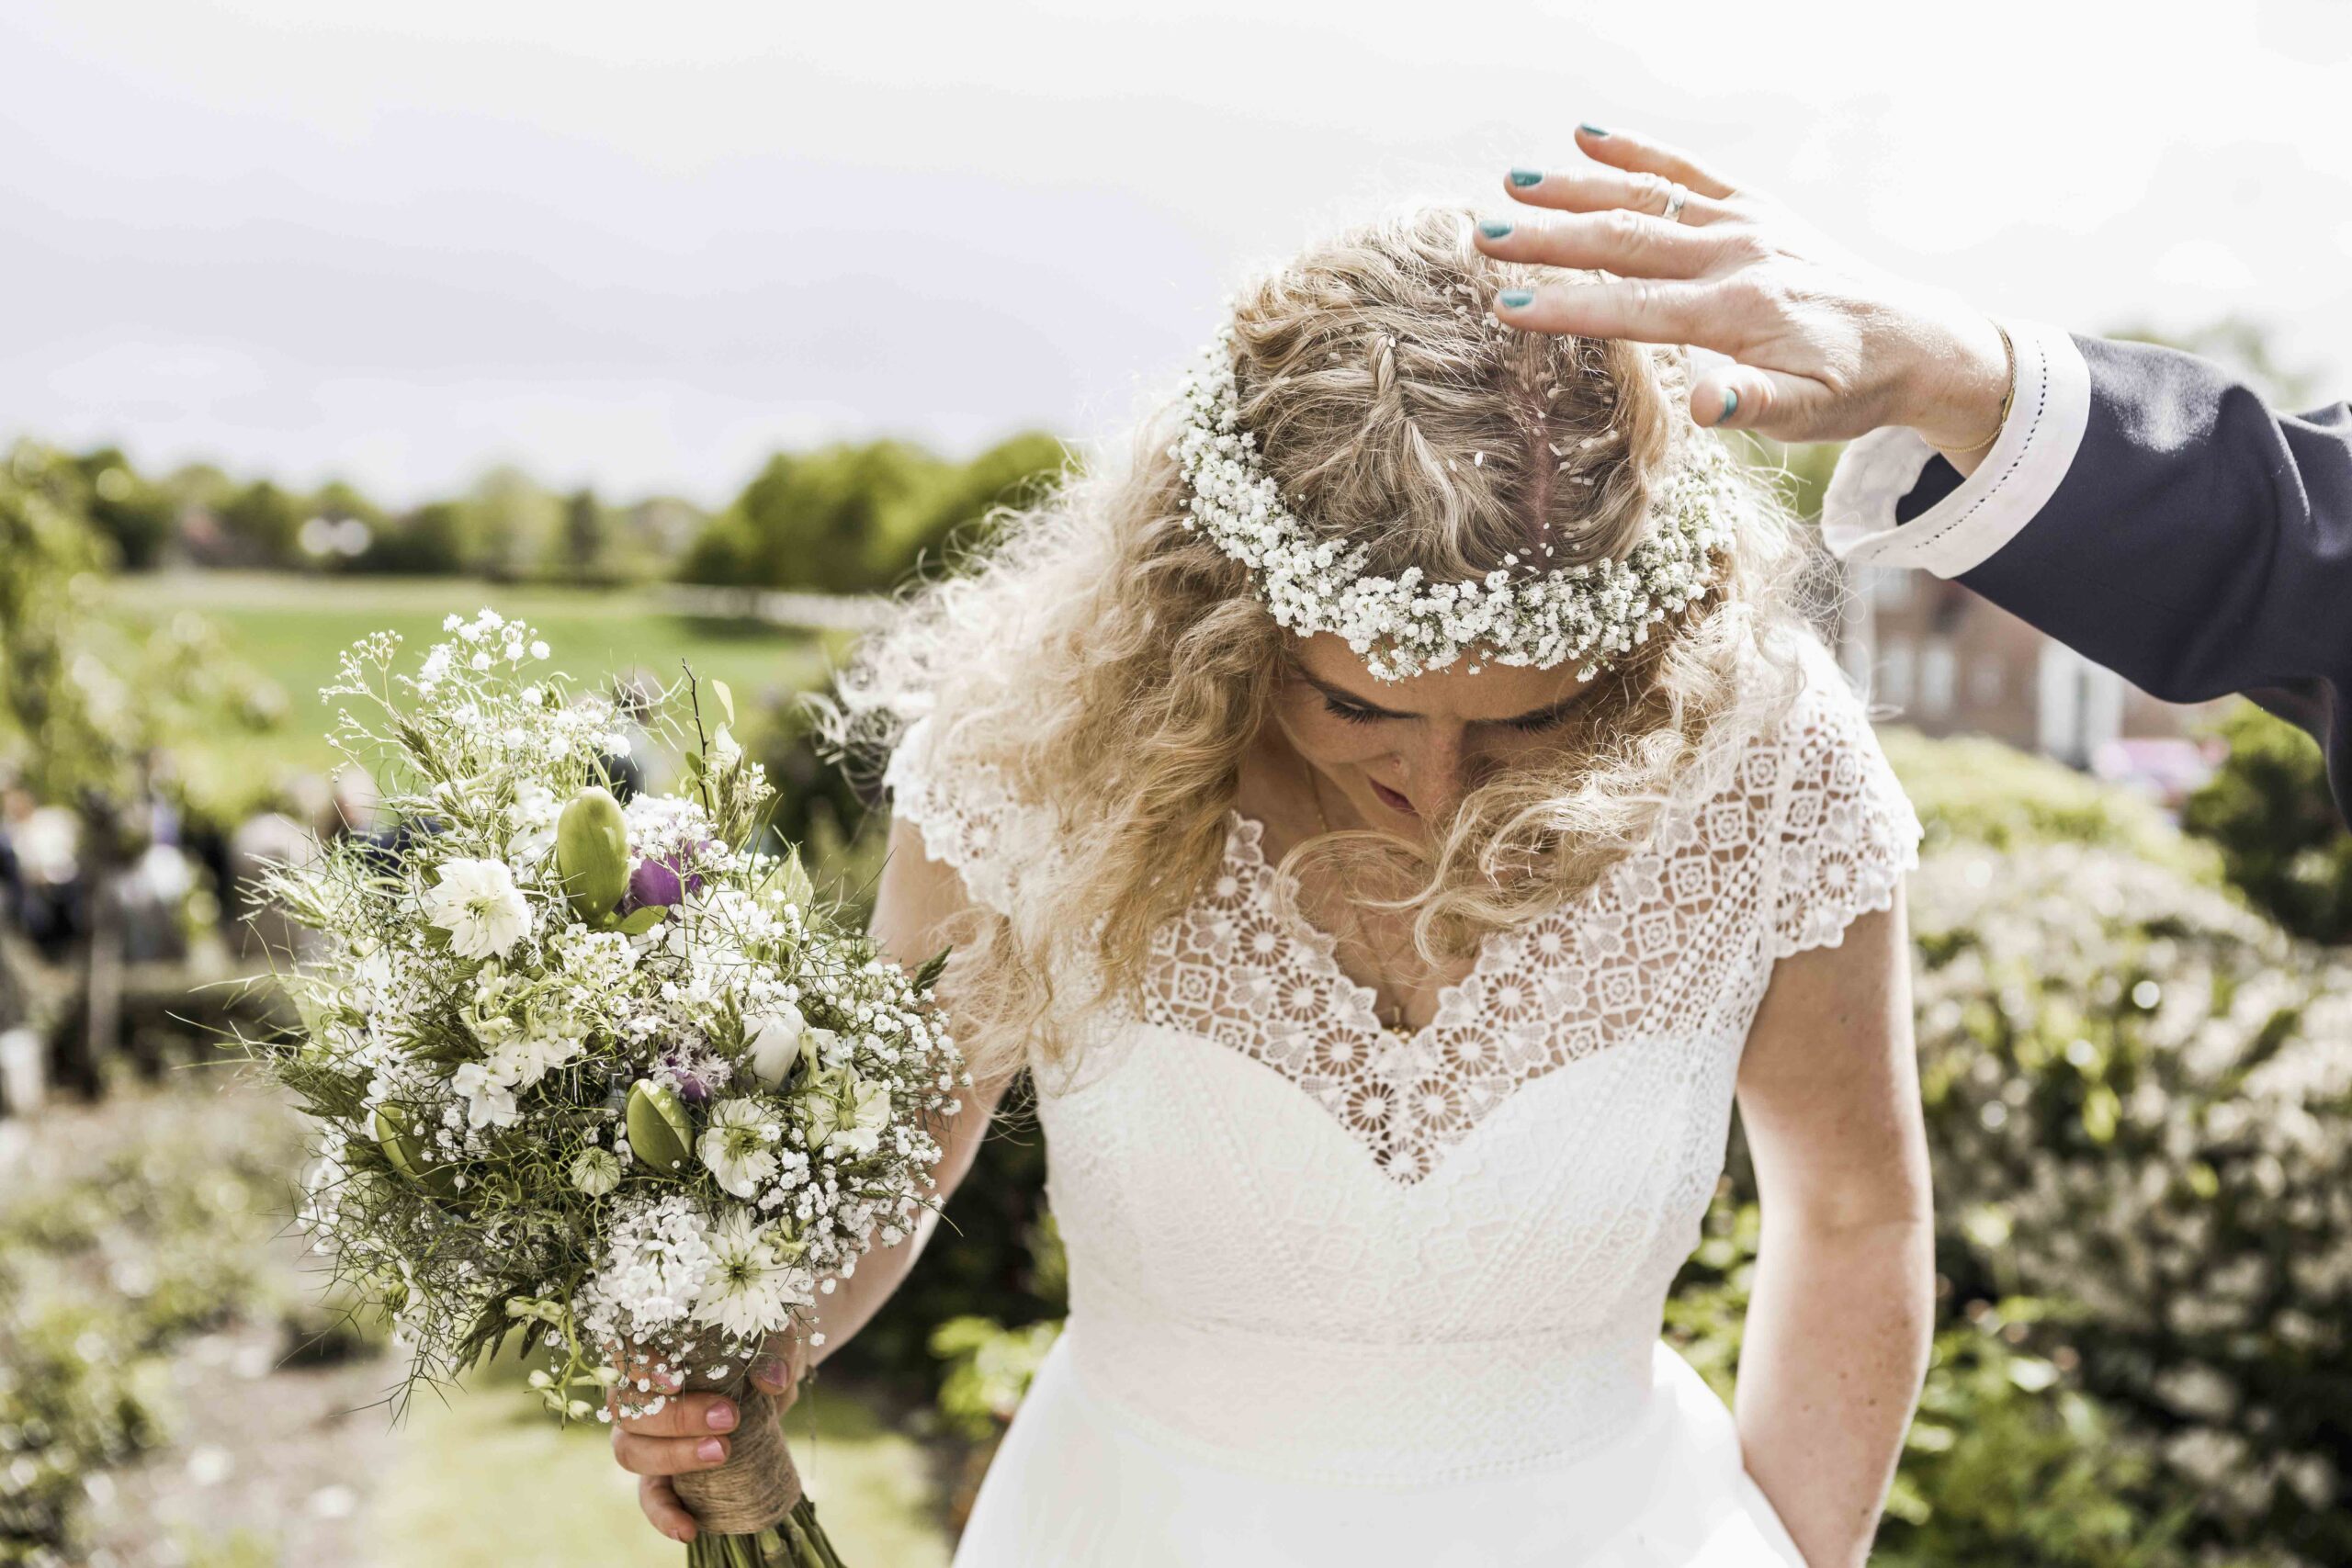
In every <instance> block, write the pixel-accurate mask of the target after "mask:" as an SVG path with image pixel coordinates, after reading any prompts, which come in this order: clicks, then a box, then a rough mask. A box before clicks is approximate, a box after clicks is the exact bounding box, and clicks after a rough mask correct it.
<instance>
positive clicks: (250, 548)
mask: <svg viewBox="0 0 2352 1568" xmlns="http://www.w3.org/2000/svg"><path fill="white" fill-rule="evenodd" d="M214 514H215V515H216V516H217V517H218V518H219V519H220V530H221V532H222V533H223V534H224V535H226V536H228V538H229V539H230V540H231V541H232V546H233V547H234V548H235V549H236V551H237V553H238V555H239V557H240V558H242V559H243V560H244V561H245V562H246V563H247V564H249V565H254V566H291V565H293V564H295V562H296V561H297V560H298V559H299V558H300V549H299V547H298V545H297V543H296V539H297V537H298V536H299V535H300V532H301V527H302V520H303V516H304V509H303V507H302V506H301V504H300V502H298V501H297V500H296V499H295V498H294V497H293V496H290V495H288V493H287V492H286V491H282V490H280V489H278V488H277V486H276V485H275V484H273V483H271V482H270V481H269V480H267V479H255V480H254V482H253V483H252V484H249V485H247V486H245V487H244V488H243V490H240V491H236V492H235V493H234V494H232V496H230V497H229V499H228V500H227V501H225V502H222V503H221V504H220V506H219V507H218V508H216V509H215V513H214Z"/></svg>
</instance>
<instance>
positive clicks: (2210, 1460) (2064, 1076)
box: [1912, 844, 2352, 1563]
mask: <svg viewBox="0 0 2352 1568" xmlns="http://www.w3.org/2000/svg"><path fill="white" fill-rule="evenodd" d="M1912 916H1913V920H1914V924H1915V927H1916V930H1917V935H1918V940H1919V950H1920V953H1921V966H1920V970H1919V974H1918V976H1917V1007H1918V1024H1919V1042H1920V1080H1921V1089H1922V1092H1923V1096H1924V1099H1925V1102H1926V1105H1927V1111H1928V1132H1929V1141H1930V1146H1931V1150H1932V1153H1933V1156H1934V1162H1935V1172H1936V1191H1937V1205H1938V1223H1939V1264H1940V1267H1941V1269H1942V1271H1943V1273H1944V1274H1945V1275H1946V1276H1947V1278H1948V1279H1950V1280H1951V1282H1952V1286H1953V1289H1954V1292H1955V1299H1956V1300H1957V1301H1960V1302H1962V1303H1968V1302H1990V1303H1998V1302H2001V1301H2004V1300H2005V1299H2007V1298H2009V1297H2024V1298H2028V1299H2030V1300H2035V1301H2040V1302H2043V1303H2049V1306H2050V1308H2051V1311H2050V1314H2049V1315H2048V1316H2047V1318H2046V1319H2045V1320H2044V1321H2041V1322H2040V1323H2039V1324H2037V1325H2034V1326H2033V1327H2032V1329H2031V1341H2032V1344H2033V1345H2034V1346H2035V1347H2036V1348H2038V1349H2039V1350H2041V1352H2042V1353H2045V1354H2047V1355H2049V1356H2051V1357H2052V1358H2053V1359H2065V1360H2066V1361H2067V1362H2068V1363H2069V1364H2071V1365H2074V1366H2076V1367H2078V1368H2079V1380H2080V1382H2079V1386H2080V1388H2081V1390H2082V1391H2083V1392H2084V1393H2085V1394H2086V1396H2088V1397H2092V1398H2095V1399H2096V1400H2098V1402H2099V1404H2101V1405H2102V1407H2103V1408H2104V1410H2105V1412H2106V1417H2107V1419H2109V1420H2111V1421H2112V1422H2113V1423H2114V1424H2116V1425H2117V1427H2119V1428H2120V1430H2122V1431H2123V1432H2125V1433H2126V1434H2127V1435H2128V1436H2130V1437H2131V1438H2132V1439H2133V1440H2134V1441H2135V1442H2139V1441H2144V1442H2145V1443H2146V1444H2147V1445H2150V1446H2151V1447H2152V1450H2153V1451H2154V1453H2155V1455H2156V1459H2155V1461H2154V1472H2153V1473H2154V1478H2155V1479H2154V1483H2153V1486H2154V1491H2155V1492H2156V1493H2157V1494H2158V1495H2162V1496H2163V1497H2165V1498H2166V1499H2170V1500H2180V1501H2186V1502H2189V1503H2191V1504H2192V1505H2193V1507H2192V1508H2191V1510H2190V1512H2189V1514H2188V1517H2187V1518H2186V1520H2185V1521H2184V1523H2183V1526H2182V1529H2183V1537H2184V1540H2185V1541H2186V1542H2187V1543H2188V1545H2190V1546H2194V1547H2196V1548H2198V1549H2199V1550H2207V1551H2279V1550H2283V1549H2284V1548H2285V1547H2287V1546H2288V1545H2289V1544H2290V1543H2291V1545H2292V1547H2293V1549H2294V1551H2295V1552H2296V1553H2297V1555H2295V1556H2293V1557H2290V1558H2280V1559H2279V1561H2294V1562H2312V1563H2318V1562H2344V1561H2346V1560H2352V1513H2347V1512H2346V1508H2345V1506H2344V1502H2345V1499H2344V1497H2343V1495H2342V1493H2341V1488H2342V1486H2343V1484H2344V1483H2343V1480H2342V1477H2344V1476H2345V1475H2346V1473H2347V1472H2352V968H2346V967H2345V966H2342V965H2337V964H2329V963H2327V962H2326V961H2324V958H2323V956H2322V955H2321V954H2320V953H2317V952H2316V951H2314V950H2312V949H2310V948H2307V947H2302V946H2300V945H2298V944H2296V943H2294V942H2291V941H2290V940H2289V939H2287V938H2286V937H2284V936H2283V935H2282V934H2281V933H2279V932H2278V931H2276V930H2275V929H2274V928H2271V927H2270V926H2268V925H2267V924H2266V923H2265V922H2263V921H2262V920H2260V919H2257V918H2256V917H2254V916H2253V915H2250V914H2248V913H2247V912H2245V910H2243V909H2242V908H2239V907H2238V906H2237V905H2236V903H2235V902H2234V901H2233V900H2232V899H2230V898H2229V897H2226V896H2224V895H2223V894H2222V892H2221V891H2219V890H2217V889H2214V888H2211V887H2209V886H2202V885H2200V884H2199V883H2196V882H2193V881H2190V880H2188V879H2187V878H2184V877H2182V876H2180V875H2179V874H2177V873H2175V872H2172V871H2170V870H2167V869H2165V867H2163V866H2161V865H2156V864H2151V863H2147V862H2144V861H2142V860H2140V859H2137V858H2135V857H2132V856H2129V855H2125V854H2120V853H2118V852H2115V851H2113V850H2109V849H2103V848H2096V847H2086V846H2079V845H2067V844H2056V845H2047V846H2041V847H2035V848H2028V849H2025V850H2021V851H2016V852H2010V853H2007V854H2006V855H1995V854H1993V853H1992V852H1988V851H1985V850H1983V849H1978V848H1973V847H1965V846H1963V847H1961V848H1957V849H1954V850H1952V851H1951V852H1947V853H1945V854H1942V855H1939V856H1938V857H1936V858H1935V859H1934V860H1933V861H1931V862H1930V863H1928V865H1927V866H1926V867H1924V868H1923V870H1922V872H1921V874H1920V875H1919V876H1918V877H1917V879H1916V880H1915V883H1914V886H1913V893H1912ZM2088 1561H2098V1559H2096V1558H2093V1559H2088ZM2158 1561H2161V1559H2158Z"/></svg>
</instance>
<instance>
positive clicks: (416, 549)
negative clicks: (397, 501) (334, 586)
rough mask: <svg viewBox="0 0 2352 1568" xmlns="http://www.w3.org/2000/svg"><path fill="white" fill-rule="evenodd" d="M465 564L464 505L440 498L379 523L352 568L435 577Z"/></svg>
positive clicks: (462, 568)
mask: <svg viewBox="0 0 2352 1568" xmlns="http://www.w3.org/2000/svg"><path fill="white" fill-rule="evenodd" d="M465 565H466V552H465V511H464V508H462V507H460V506H459V505H458V503H457V502H450V501H436V502H433V503H432V504H430V505H427V506H420V507H418V508H417V509H416V510H415V511H413V512H411V513H405V514H403V515H401V516H399V517H394V518H390V519H389V520H387V521H386V522H385V523H383V524H382V525H379V527H378V528H377V530H376V536H375V537H374V538H373V539H372V540H370V541H369V542H368V549H367V551H366V552H365V553H364V554H362V555H361V556H360V557H359V558H357V559H356V560H355V561H353V562H352V563H351V569H352V570H355V571H370V572H387V573H398V574H401V575H406V576H413V577H434V576H444V575H448V574H454V573H456V572H458V571H462V570H465Z"/></svg>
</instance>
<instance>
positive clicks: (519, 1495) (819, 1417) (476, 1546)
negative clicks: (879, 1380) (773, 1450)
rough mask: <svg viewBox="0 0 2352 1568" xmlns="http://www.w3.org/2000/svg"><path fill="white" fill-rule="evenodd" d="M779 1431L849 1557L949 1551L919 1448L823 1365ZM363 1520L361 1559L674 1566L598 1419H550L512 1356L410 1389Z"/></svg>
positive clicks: (432, 1566) (891, 1566)
mask: <svg viewBox="0 0 2352 1568" xmlns="http://www.w3.org/2000/svg"><path fill="white" fill-rule="evenodd" d="M812 1422H813V1424H814V1427H815V1433H814V1435H813V1436H812V1435H811V1433H810V1427H811V1424H812ZM785 1433H786V1438H787V1439H788V1440H789V1441H790V1442H791V1444H792V1452H793V1461H794V1462H795V1463H796V1464H797V1465H798V1466H799V1468H800V1472H801V1478H802V1480H803V1482H804V1483H806V1484H807V1486H808V1488H809V1495H810V1496H812V1497H814V1498H815V1499H816V1500H817V1506H818V1509H819V1511H820V1516H821V1517H823V1519H824V1521H825V1529H826V1532H827V1533H828V1534H830V1535H831V1537H832V1539H833V1544H834V1545H835V1546H837V1547H839V1548H840V1549H841V1551H842V1556H843V1557H844V1558H845V1559H846V1560H847V1561H849V1562H852V1563H860V1564H867V1565H874V1564H887V1565H888V1568H937V1565H938V1564H942V1563H944V1562H946V1561H947V1558H948V1553H949V1544H948V1540H947V1538H946V1535H945V1533H944V1530H943V1529H942V1528H941V1526H940V1522H939V1518H938V1506H937V1503H936V1500H935V1499H934V1498H933V1495H932V1492H931V1489H930V1485H929V1483H928V1480H927V1478H926V1472H925V1465H924V1460H923V1455H922V1450H921V1449H919V1448H918V1447H917V1446H916V1445H915V1444H914V1443H913V1442H912V1441H911V1440H910V1439H909V1438H906V1437H904V1436H901V1435H900V1434H899V1433H897V1432H895V1431H893V1430H891V1429H890V1428H889V1427H888V1426H886V1425H885V1424H884V1423H883V1422H882V1421H880V1420H879V1419H877V1418H876V1416H875V1415H874V1413H873V1412H872V1411H871V1410H870V1409H869V1408H868V1407H867V1406H865V1404H860V1403H858V1402H857V1401H855V1400H854V1399H853V1398H852V1397H850V1396H849V1395H848V1394H847V1393H843V1392H842V1391H841V1390H839V1389H835V1388H828V1387H826V1386H825V1384H824V1382H823V1380H821V1379H820V1380H819V1381H818V1382H816V1383H814V1384H812V1385H811V1386H810V1389H809V1392H808V1393H804V1394H803V1395H802V1396H801V1399H800V1402H799V1403H798V1404H796V1405H794V1406H793V1408H792V1410H791V1411H790V1412H789V1414H788V1415H787V1416H786V1422H785ZM367 1535H368V1539H369V1540H372V1541H373V1542H375V1543H376V1545H377V1557H376V1561H375V1562H373V1563H372V1564H371V1565H370V1568H515V1565H517V1564H523V1563H559V1562H579V1563H589V1562H594V1563H597V1564H600V1565H603V1564H610V1565H612V1568H639V1565H641V1568H678V1564H680V1563H682V1562H684V1559H685V1551H684V1548H682V1547H680V1546H678V1545H676V1544H675V1543H673V1542H671V1541H668V1540H663V1539H662V1537H660V1536H659V1535H656V1534H655V1533H654V1532H653V1529H652V1527H650V1525H648V1524H647V1523H646V1522H645V1517H644V1516H643V1515H642V1514H640V1513H639V1512H638V1507H637V1491H636V1482H635V1479H634V1478H633V1477H631V1476H629V1475H628V1474H626V1473H625V1472H623V1471H622V1470H621V1469H620V1467H619V1466H618V1465H616V1464H615V1463H614V1462H613V1457H612V1450H611V1447H610V1444H609V1433H608V1431H607V1429H606V1428H605V1427H604V1426H603V1425H602V1424H601V1423H597V1422H593V1421H592V1422H589V1423H586V1424H585V1425H582V1426H579V1427H559V1426H558V1425H557V1424H556V1422H555V1420H554V1419H553V1418H552V1417H551V1416H548V1415H547V1413H546V1412H545V1411H544V1410H542V1409H541V1408H540V1406H539V1402H538V1399H537V1395H535V1394H533V1393H530V1392H529V1391H528V1390H527V1389H526V1388H524V1387H523V1386H522V1385H521V1382H520V1381H519V1374H518V1371H517V1369H516V1368H515V1366H514V1365H513V1364H512V1363H506V1364H503V1365H501V1366H498V1367H494V1368H492V1370H491V1371H489V1372H487V1373H485V1374H484V1375H482V1376H481V1377H479V1378H477V1379H475V1380H474V1385H473V1386H471V1387H469V1388H468V1389H466V1390H465V1391H463V1392H462V1393H455V1394H453V1395H451V1397H450V1398H449V1400H448V1401H447V1403H444V1402H442V1401H441V1400H439V1399H436V1398H435V1397H433V1396H432V1395H429V1394H427V1395H424V1396H422V1397H420V1398H419V1399H418V1400H417V1402H416V1403H415V1404H413V1406H412V1407H411V1409H410V1412H409V1417H408V1420H407V1422H406V1423H405V1424H404V1425H403V1427H401V1433H400V1438H399V1450H398V1457H397V1458H396V1459H395V1460H394V1461H393V1464H392V1467H391V1470H390V1472H389V1473H388V1474H386V1475H385V1476H384V1477H383V1480H382V1483H381V1485H380V1488H379V1490H378V1491H377V1493H376V1495H375V1497H374V1499H373V1501H372V1504H371V1506H370V1507H369V1510H368V1530H367Z"/></svg>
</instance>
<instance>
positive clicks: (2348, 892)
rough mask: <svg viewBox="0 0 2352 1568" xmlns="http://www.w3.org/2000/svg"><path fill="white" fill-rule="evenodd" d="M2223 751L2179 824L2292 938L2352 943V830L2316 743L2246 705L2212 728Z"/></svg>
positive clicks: (2293, 728)
mask: <svg viewBox="0 0 2352 1568" xmlns="http://www.w3.org/2000/svg"><path fill="white" fill-rule="evenodd" d="M2220 730H2221V735H2222V739H2224V740H2226V741H2227V742H2228V743H2229V755H2228V756H2227V758H2225V759H2224V760H2223V761H2222V766H2221V768H2220V770H2219V771H2218V772H2216V773H2214V775H2213V776H2212V778H2211V779H2210V780H2208V781H2207V782H2206V784H2205V785H2204V787H2203V788H2201V789H2199V790H2198V792H2197V793H2196V794H2194V795H2190V796H2189V797H2188V804H2187V806H2186V807H2184V809H2183V811H2182V813H2181V825H2182V826H2183V827H2185V828H2187V829H2188V830H2189V831H2190V832H2191V833H2194V834H2196V835H2197V836H2198V837H2199V838H2202V839H2206V840H2211V842H2212V843H2213V844H2214V845H2215V846H2217V847H2218V848H2219V849H2220V851H2221V853H2222V865H2223V867H2224V870H2225V873H2226V874H2227V875H2228V877H2229V879H2230V881H2231V883H2232V884H2233V885H2234V886H2237V887H2238V888H2239V889H2240V890H2242V891H2243V892H2244V893H2245V896H2246V897H2249V898H2251V899H2253V900H2254V902H2255V903H2256V905H2258V906H2259V907H2260V908H2263V909H2265V910H2267V911H2268V912H2269V914H2270V915H2271V917H2272V918H2273V919H2277V920H2278V923H2279V924H2280V925H2282V926H2285V927H2286V928H2287V929H2288V930H2289V931H2293V932H2294V933H2295V934H2296V935H2298V936H2301V937H2308V938H2309V939H2311V940H2312V941H2313V942H2346V941H2352V831H2346V829H2345V826H2344V823H2343V820H2342V819H2341V818H2338V817H2337V816H2336V814H2335V802H2334V799H2333V798H2332V797H2331V796H2330V795H2329V794H2328V786H2327V764H2326V762H2325V761H2324V759H2323V758H2322V757H2321V755H2320V750H2319V743H2318V742H2317V741H2315V740H2313V739H2312V738H2311V737H2310V736H2309V735H2307V734H2305V733H2304V732H2303V731H2302V730H2301V729H2298V728H2295V727H2294V726H2293V725H2291V724H2289V723H2288V722H2287V721H2286V720H2284V719H2280V718H2274V717H2272V716H2270V715H2269V714H2267V713H2265V712H2264V711H2263V710H2262V709H2260V708H2258V707H2256V706H2255V705H2253V704H2252V703H2242V704H2240V705H2237V706H2236V707H2234V708H2233V709H2232V710H2231V711H2230V713H2229V714H2228V715H2227V716H2225V717H2224V718H2223V719H2222V722H2221V726H2220Z"/></svg>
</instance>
